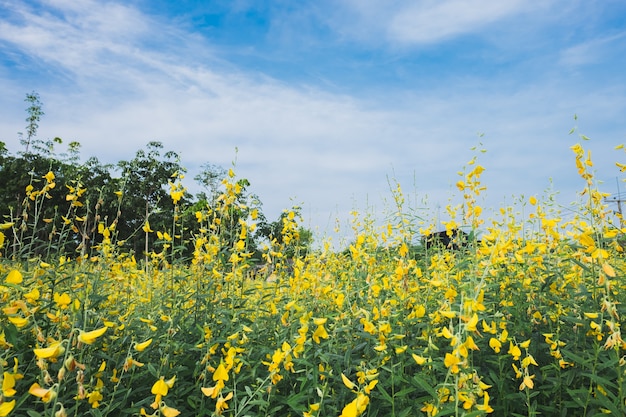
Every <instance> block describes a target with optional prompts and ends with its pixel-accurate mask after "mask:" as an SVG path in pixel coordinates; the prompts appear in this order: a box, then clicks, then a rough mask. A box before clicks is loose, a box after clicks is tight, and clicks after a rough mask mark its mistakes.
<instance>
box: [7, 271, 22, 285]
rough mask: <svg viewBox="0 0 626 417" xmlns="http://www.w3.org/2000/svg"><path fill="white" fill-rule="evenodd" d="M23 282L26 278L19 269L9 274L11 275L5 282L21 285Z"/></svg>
mask: <svg viewBox="0 0 626 417" xmlns="http://www.w3.org/2000/svg"><path fill="white" fill-rule="evenodd" d="M23 280H24V278H23V276H22V273H21V272H20V271H18V270H17V269H14V270H12V271H11V272H9V275H7V277H6V280H5V281H6V283H7V284H21V283H22V281H23Z"/></svg>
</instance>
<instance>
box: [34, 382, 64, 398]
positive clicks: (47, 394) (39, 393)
mask: <svg viewBox="0 0 626 417" xmlns="http://www.w3.org/2000/svg"><path fill="white" fill-rule="evenodd" d="M28 393H29V394H31V395H34V396H35V397H39V398H41V401H43V402H44V403H48V402H50V401H51V400H53V399H55V398H56V396H57V393H56V391H54V390H53V389H52V388H43V387H41V386H40V385H39V384H38V383H36V382H35V383H34V384H33V385H31V387H30V388H29V389H28Z"/></svg>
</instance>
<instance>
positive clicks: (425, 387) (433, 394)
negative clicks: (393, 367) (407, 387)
mask: <svg viewBox="0 0 626 417" xmlns="http://www.w3.org/2000/svg"><path fill="white" fill-rule="evenodd" d="M413 381H415V382H416V383H417V385H419V386H420V387H421V388H422V389H423V390H424V391H426V392H427V393H428V394H429V395H430V396H431V398H433V399H437V398H439V396H438V395H437V391H435V389H434V388H433V387H431V386H430V384H429V383H428V382H426V381H425V380H424V379H423V378H421V377H420V376H419V375H414V376H413Z"/></svg>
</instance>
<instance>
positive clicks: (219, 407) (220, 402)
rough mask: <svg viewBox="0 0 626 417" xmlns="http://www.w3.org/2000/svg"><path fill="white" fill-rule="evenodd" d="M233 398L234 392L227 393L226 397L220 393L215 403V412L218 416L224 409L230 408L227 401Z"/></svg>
mask: <svg viewBox="0 0 626 417" xmlns="http://www.w3.org/2000/svg"><path fill="white" fill-rule="evenodd" d="M231 398H233V393H232V392H229V393H228V395H226V396H225V397H222V396H221V395H220V397H219V398H218V399H217V401H216V403H215V414H217V415H218V416H221V415H222V411H223V410H225V409H227V408H228V403H227V401H228V400H230V399H231Z"/></svg>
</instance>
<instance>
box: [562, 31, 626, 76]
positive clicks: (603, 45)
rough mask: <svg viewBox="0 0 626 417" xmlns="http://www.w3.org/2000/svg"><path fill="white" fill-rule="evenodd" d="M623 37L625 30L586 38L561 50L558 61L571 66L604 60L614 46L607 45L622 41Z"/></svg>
mask: <svg viewBox="0 0 626 417" xmlns="http://www.w3.org/2000/svg"><path fill="white" fill-rule="evenodd" d="M624 37H626V32H620V33H616V34H613V35H610V36H601V37H598V38H594V39H588V40H586V41H584V42H581V43H579V44H576V45H574V46H570V47H568V48H566V49H564V50H563V51H561V54H560V58H559V62H560V64H561V65H563V66H566V67H573V68H575V67H579V66H582V65H588V64H598V63H601V62H603V61H606V59H607V55H608V54H613V53H615V52H614V48H609V47H611V46H614V45H615V44H616V43H619V42H622V43H623V41H622V40H623V39H624ZM620 49H623V48H620Z"/></svg>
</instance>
